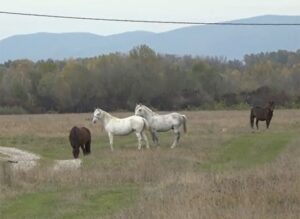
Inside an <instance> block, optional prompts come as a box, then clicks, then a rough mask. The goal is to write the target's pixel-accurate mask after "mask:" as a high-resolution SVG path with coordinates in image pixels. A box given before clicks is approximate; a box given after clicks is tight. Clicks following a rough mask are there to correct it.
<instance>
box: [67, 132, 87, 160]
mask: <svg viewBox="0 0 300 219" xmlns="http://www.w3.org/2000/svg"><path fill="white" fill-rule="evenodd" d="M69 141H70V144H71V146H72V148H73V156H74V158H78V156H79V152H80V150H79V147H81V149H82V152H83V154H84V155H87V154H90V153H91V132H90V130H88V129H87V128H85V127H81V128H78V127H76V126H74V127H73V128H72V129H71V131H70V135H69Z"/></svg>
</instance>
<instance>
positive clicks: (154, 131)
mask: <svg viewBox="0 0 300 219" xmlns="http://www.w3.org/2000/svg"><path fill="white" fill-rule="evenodd" d="M150 133H151V137H152V141H153V142H154V144H155V145H156V146H157V145H158V137H157V133H156V130H154V129H151V130H150Z"/></svg>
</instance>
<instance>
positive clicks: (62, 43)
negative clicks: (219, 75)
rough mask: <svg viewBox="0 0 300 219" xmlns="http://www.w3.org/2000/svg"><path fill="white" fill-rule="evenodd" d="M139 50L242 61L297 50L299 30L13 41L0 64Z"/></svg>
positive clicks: (213, 29)
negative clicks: (255, 55)
mask: <svg viewBox="0 0 300 219" xmlns="http://www.w3.org/2000/svg"><path fill="white" fill-rule="evenodd" d="M230 22H239V23H242V22H244V23H300V16H276V15H266V16H259V17H253V18H247V19H241V20H234V21H230ZM141 44H147V45H148V46H149V47H150V48H152V49H153V50H155V51H156V52H158V53H163V54H175V55H193V56H196V55H197V56H223V57H227V58H228V59H234V58H236V59H242V58H243V56H244V55H245V54H250V53H259V52H267V51H277V50H279V49H282V50H289V51H296V50H298V49H300V27H299V26H209V25H197V26H189V27H185V28H179V29H176V30H172V31H168V32H162V33H152V32H145V31H136V32H126V33H122V34H116V35H110V36H99V35H95V34H91V33H60V34H57V33H35V34H28V35H16V36H12V37H8V38H6V39H3V40H1V41H0V62H1V63H2V62H4V61H7V60H15V59H23V58H26V59H31V60H34V61H36V60H40V59H48V58H51V59H66V58H71V57H73V58H77V57H82V58H84V57H92V56H97V55H101V54H108V53H111V52H128V51H129V50H131V49H132V48H133V47H135V46H138V45H141Z"/></svg>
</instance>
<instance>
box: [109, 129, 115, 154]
mask: <svg viewBox="0 0 300 219" xmlns="http://www.w3.org/2000/svg"><path fill="white" fill-rule="evenodd" d="M108 137H109V145H110V150H111V151H114V146H113V144H114V135H113V134H112V133H110V132H109V133H108Z"/></svg>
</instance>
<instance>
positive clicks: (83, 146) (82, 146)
mask: <svg viewBox="0 0 300 219" xmlns="http://www.w3.org/2000/svg"><path fill="white" fill-rule="evenodd" d="M80 147H81V150H82V152H83V155H86V149H85V145H84V144H82V145H80Z"/></svg>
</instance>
